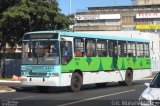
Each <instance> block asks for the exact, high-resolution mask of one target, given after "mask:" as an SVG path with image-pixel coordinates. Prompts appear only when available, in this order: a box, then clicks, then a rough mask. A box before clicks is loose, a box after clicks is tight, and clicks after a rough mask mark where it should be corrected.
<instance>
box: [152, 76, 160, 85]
mask: <svg viewBox="0 0 160 106" xmlns="http://www.w3.org/2000/svg"><path fill="white" fill-rule="evenodd" d="M150 87H151V88H160V74H157V75H156V77H155V78H154V79H153V81H152V82H151V84H150Z"/></svg>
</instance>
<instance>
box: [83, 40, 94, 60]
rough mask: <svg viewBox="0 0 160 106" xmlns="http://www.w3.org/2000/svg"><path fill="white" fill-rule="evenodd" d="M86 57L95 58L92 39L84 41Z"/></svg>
mask: <svg viewBox="0 0 160 106" xmlns="http://www.w3.org/2000/svg"><path fill="white" fill-rule="evenodd" d="M85 46H86V51H87V52H86V56H89V57H95V56H96V41H95V40H94V39H87V40H86V45H85Z"/></svg>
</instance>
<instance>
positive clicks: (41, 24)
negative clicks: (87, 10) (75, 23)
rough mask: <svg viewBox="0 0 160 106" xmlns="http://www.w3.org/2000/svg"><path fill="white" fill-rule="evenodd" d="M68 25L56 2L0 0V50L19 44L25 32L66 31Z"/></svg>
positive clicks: (67, 18) (43, 0)
mask: <svg viewBox="0 0 160 106" xmlns="http://www.w3.org/2000/svg"><path fill="white" fill-rule="evenodd" d="M70 23H71V21H70V17H69V16H65V15H64V14H62V13H60V9H59V7H58V3H57V1H56V0H0V50H1V49H2V48H3V49H4V50H3V51H5V45H6V43H8V44H9V45H10V46H11V47H14V46H15V45H16V44H19V43H20V42H21V40H22V37H23V34H24V33H25V32H28V31H40V30H54V29H66V28H68V27H69V25H70ZM2 60H4V58H3V59H2Z"/></svg>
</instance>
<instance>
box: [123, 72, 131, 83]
mask: <svg viewBox="0 0 160 106" xmlns="http://www.w3.org/2000/svg"><path fill="white" fill-rule="evenodd" d="M132 80H133V73H132V71H131V70H127V71H126V76H125V81H124V82H123V84H124V85H125V86H130V85H132Z"/></svg>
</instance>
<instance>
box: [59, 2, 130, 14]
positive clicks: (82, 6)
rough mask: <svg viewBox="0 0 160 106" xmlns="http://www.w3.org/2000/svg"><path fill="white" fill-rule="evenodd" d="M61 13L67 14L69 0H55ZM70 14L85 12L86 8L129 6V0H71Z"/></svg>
mask: <svg viewBox="0 0 160 106" xmlns="http://www.w3.org/2000/svg"><path fill="white" fill-rule="evenodd" d="M57 1H58V3H59V8H60V9H61V13H64V14H65V15H68V14H69V1H70V0H57ZM71 3H72V9H71V12H72V13H76V11H85V10H87V8H88V7H102V6H114V5H115V6H126V5H131V4H132V3H131V0H71Z"/></svg>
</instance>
